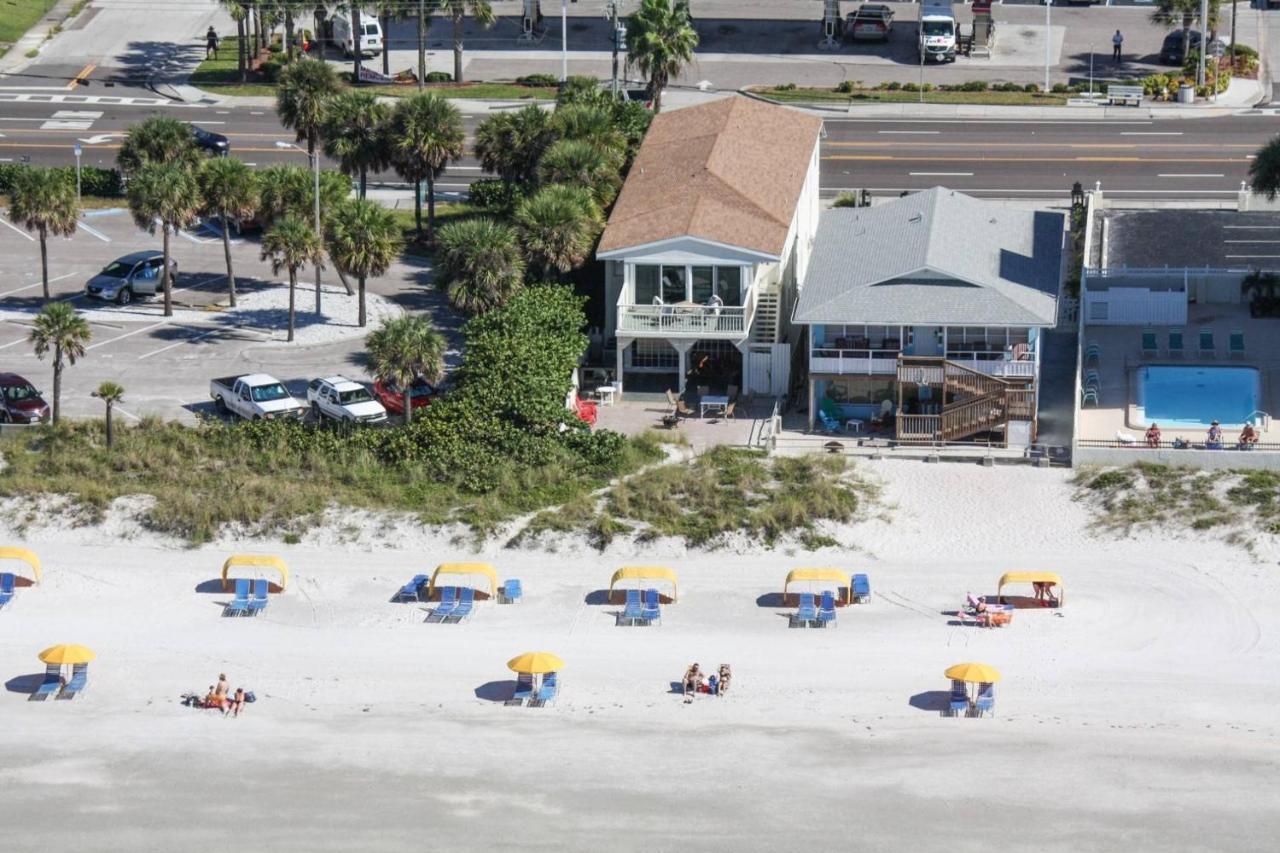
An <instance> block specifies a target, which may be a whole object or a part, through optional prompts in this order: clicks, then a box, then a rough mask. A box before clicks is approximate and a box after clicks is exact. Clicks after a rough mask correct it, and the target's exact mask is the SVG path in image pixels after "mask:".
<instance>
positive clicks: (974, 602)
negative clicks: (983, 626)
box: [964, 592, 979, 613]
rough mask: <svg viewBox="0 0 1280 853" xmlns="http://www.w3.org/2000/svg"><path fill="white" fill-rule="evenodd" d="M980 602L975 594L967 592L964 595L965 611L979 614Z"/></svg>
mask: <svg viewBox="0 0 1280 853" xmlns="http://www.w3.org/2000/svg"><path fill="white" fill-rule="evenodd" d="M978 601H979V599H978V598H977V597H976V596H974V594H973V593H971V592H966V593H965V594H964V609H965V610H966V611H968V612H969V613H977V612H978Z"/></svg>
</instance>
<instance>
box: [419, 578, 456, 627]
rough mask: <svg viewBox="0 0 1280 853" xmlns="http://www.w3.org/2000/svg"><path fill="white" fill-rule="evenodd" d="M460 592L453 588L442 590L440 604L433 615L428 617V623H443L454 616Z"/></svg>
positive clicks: (432, 612)
mask: <svg viewBox="0 0 1280 853" xmlns="http://www.w3.org/2000/svg"><path fill="white" fill-rule="evenodd" d="M457 594H458V591H457V589H456V588H454V587H451V586H445V587H441V588H440V604H439V605H437V606H436V607H435V609H434V610H432V611H431V615H430V616H428V617H427V621H428V622H431V621H439V622H443V621H444V620H446V619H448V618H449V617H450V616H452V615H453V611H454V608H456V607H457V606H458V599H457Z"/></svg>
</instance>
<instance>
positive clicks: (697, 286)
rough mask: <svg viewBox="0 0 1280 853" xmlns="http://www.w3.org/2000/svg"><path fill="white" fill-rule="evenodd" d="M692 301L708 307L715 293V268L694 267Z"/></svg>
mask: <svg viewBox="0 0 1280 853" xmlns="http://www.w3.org/2000/svg"><path fill="white" fill-rule="evenodd" d="M692 272H693V291H692V297H691V298H692V299H693V301H694V302H696V303H698V304H699V305H706V304H707V303H708V302H710V301H711V296H712V294H714V293H715V285H714V282H715V275H714V268H713V267H693V268H692Z"/></svg>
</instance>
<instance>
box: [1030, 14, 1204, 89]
mask: <svg viewBox="0 0 1280 853" xmlns="http://www.w3.org/2000/svg"><path fill="white" fill-rule="evenodd" d="M1203 2H1208V0H1203ZM1052 7H1053V0H1044V90H1045V91H1046V92H1048V91H1049V61H1050V58H1051V56H1052V54H1053V50H1052V45H1053V37H1052V33H1053V28H1052V26H1050V18H1049V9H1050V8H1052Z"/></svg>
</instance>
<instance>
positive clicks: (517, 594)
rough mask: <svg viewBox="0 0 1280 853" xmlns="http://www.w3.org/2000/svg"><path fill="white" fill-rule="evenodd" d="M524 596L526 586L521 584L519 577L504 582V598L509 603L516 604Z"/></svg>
mask: <svg viewBox="0 0 1280 853" xmlns="http://www.w3.org/2000/svg"><path fill="white" fill-rule="evenodd" d="M523 597H524V588H523V587H522V586H521V585H520V581H519V580H518V579H517V578H511V580H508V581H505V582H504V583H503V584H502V600H503V601H505V602H506V603H507V604H515V603H516V602H517V601H519V600H520V599H521V598H523Z"/></svg>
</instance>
